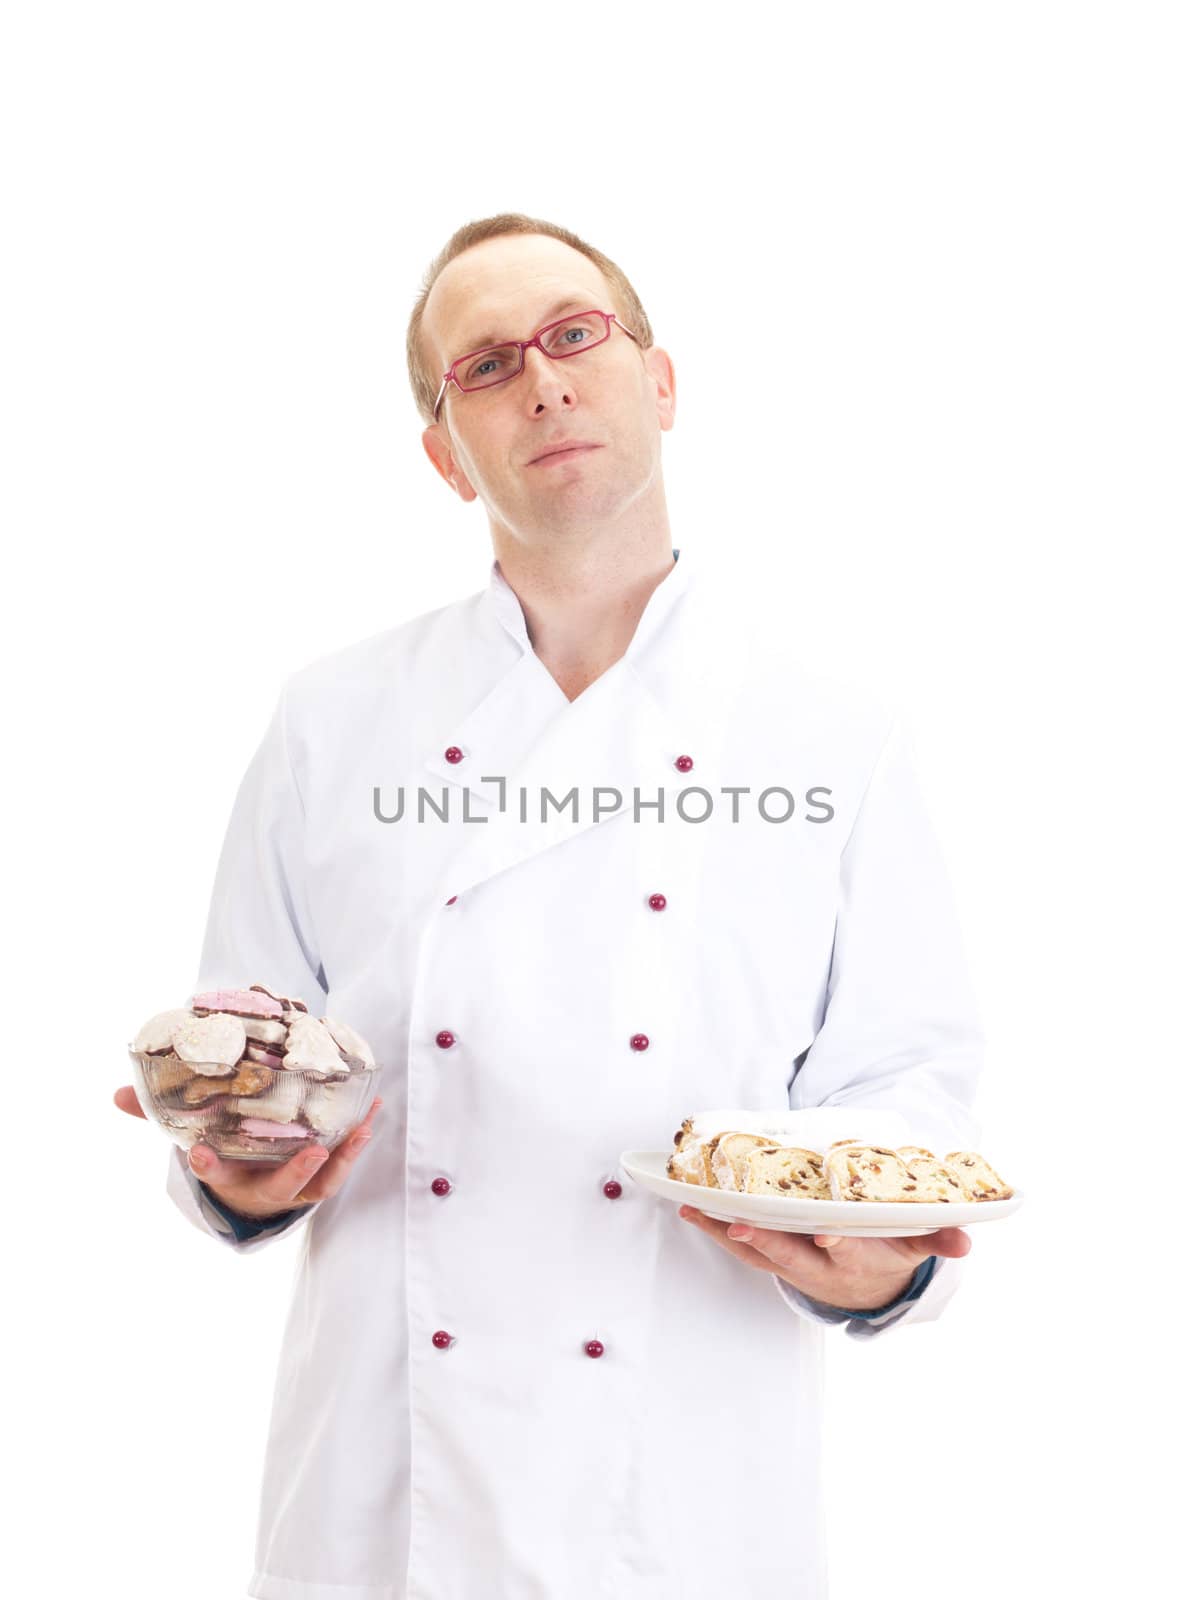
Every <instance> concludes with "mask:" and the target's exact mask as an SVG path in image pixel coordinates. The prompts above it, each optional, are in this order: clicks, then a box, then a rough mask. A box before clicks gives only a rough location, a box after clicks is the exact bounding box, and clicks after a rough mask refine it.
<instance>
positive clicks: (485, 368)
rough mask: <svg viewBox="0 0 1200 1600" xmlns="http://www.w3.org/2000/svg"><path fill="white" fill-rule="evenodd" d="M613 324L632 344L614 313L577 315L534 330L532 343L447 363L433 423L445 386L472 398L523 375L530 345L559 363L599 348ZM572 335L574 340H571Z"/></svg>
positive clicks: (475, 352) (487, 349) (496, 347)
mask: <svg viewBox="0 0 1200 1600" xmlns="http://www.w3.org/2000/svg"><path fill="white" fill-rule="evenodd" d="M614 322H615V323H616V325H617V327H618V328H620V330H621V332H622V333H628V334H629V337H630V338H631V339H633V340H634V341H635V342H636V340H637V335H636V334H635V333H631V332H630V330H629V329H628V328H627V327H626V326H625V324H624V323H623V322H622V321H621V319H620V318H619V317H618V316H617V314H616V313H615V312H614V311H577V312H576V313H575V315H574V316H571V317H561V318H560V319H559V320H558V321H557V322H548V323H547V324H546V326H545V327H544V328H539V329H538V331H537V332H536V333H535V334H534V336H533V338H532V339H512V340H509V341H508V342H507V343H505V344H491V345H486V346H485V347H484V348H483V349H482V350H472V351H471V352H470V353H469V354H468V355H465V356H459V358H458V360H457V361H454V362H452V363H451V366H450V370H449V372H444V373H443V374H442V387H441V388H440V389H439V390H438V397H437V400H436V402H435V403H434V407H433V420H434V421H435V422H436V421H437V414H438V411H439V409H440V408H441V404H442V398H443V396H444V395H445V393H446V388H447V386H448V385H449V384H451V383H452V384H453V385H454V386H455V388H456V389H458V390H460V391H461V392H462V393H463V394H473V393H474V392H475V390H476V389H492V388H495V386H496V384H498V383H507V382H508V380H509V379H510V378H516V377H518V376H519V375H520V374H521V373H522V372H524V370H525V352H526V350H528V349H529V347H530V345H537V347H538V349H539V350H540V351H541V352H542V354H543V355H545V356H549V357H550V359H551V361H563V360H565V359H566V357H567V356H576V355H578V354H579V352H580V351H581V350H592V349H594V348H595V347H596V345H598V344H603V343H604V341H605V340H606V339H607V338H608V336H609V334H610V333H611V332H612V324H613V323H614ZM576 334H577V335H578V337H573V336H574V335H576Z"/></svg>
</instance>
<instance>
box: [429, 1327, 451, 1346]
mask: <svg viewBox="0 0 1200 1600" xmlns="http://www.w3.org/2000/svg"><path fill="white" fill-rule="evenodd" d="M433 1342H434V1344H435V1345H437V1347H438V1349H439V1350H449V1348H450V1346H451V1345H452V1344H453V1343H454V1340H453V1339H452V1338H451V1337H450V1335H449V1334H448V1333H447V1332H446V1331H445V1329H444V1328H439V1329H438V1331H437V1332H436V1333H435V1334H434V1336H433Z"/></svg>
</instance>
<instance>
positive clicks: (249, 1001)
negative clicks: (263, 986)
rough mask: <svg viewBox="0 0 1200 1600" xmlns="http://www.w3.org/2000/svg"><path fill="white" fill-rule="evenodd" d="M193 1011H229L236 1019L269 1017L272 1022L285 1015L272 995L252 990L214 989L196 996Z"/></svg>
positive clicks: (194, 996) (193, 997)
mask: <svg viewBox="0 0 1200 1600" xmlns="http://www.w3.org/2000/svg"><path fill="white" fill-rule="evenodd" d="M192 1010H193V1011H200V1012H205V1011H228V1012H230V1013H232V1015H233V1016H235V1017H267V1018H269V1019H271V1020H272V1021H275V1020H277V1019H278V1018H280V1017H281V1016H282V1015H283V1007H282V1006H281V1005H280V1003H279V1001H278V1000H276V999H275V998H274V997H273V996H272V995H269V994H259V993H255V992H254V991H253V990H251V989H214V990H212V992H211V993H209V994H194V995H193V996H192Z"/></svg>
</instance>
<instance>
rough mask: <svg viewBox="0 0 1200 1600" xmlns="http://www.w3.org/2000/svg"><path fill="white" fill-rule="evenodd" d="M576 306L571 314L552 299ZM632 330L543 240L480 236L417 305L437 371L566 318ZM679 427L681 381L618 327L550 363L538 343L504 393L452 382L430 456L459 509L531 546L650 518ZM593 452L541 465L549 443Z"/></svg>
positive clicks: (580, 270)
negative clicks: (665, 442)
mask: <svg viewBox="0 0 1200 1600" xmlns="http://www.w3.org/2000/svg"><path fill="white" fill-rule="evenodd" d="M568 298H570V299H572V300H573V301H574V302H577V303H575V304H572V305H571V306H569V307H568V308H567V310H566V311H556V310H555V308H556V307H557V306H558V305H559V304H560V302H563V301H566V300H567V299H568ZM592 309H597V310H600V311H612V312H615V313H616V315H617V316H618V317H620V319H621V321H622V322H624V321H625V320H626V319H625V317H624V315H623V314H622V311H621V309H620V307H619V306H618V305H617V303H616V300H615V298H614V296H613V292H612V290H611V289H610V287H609V285H608V283H607V282H606V280H605V278H604V276H603V274H602V273H601V271H600V269H599V268H598V267H597V266H596V265H595V264H594V263H593V262H591V261H589V260H588V258H587V257H586V256H583V255H580V254H579V252H578V251H577V250H573V249H571V247H570V246H569V245H566V244H563V243H562V241H561V240H559V239H551V238H547V237H545V236H544V235H542V234H516V235H509V236H505V237H503V238H499V239H488V240H485V241H484V242H483V243H482V244H478V245H475V246H473V247H472V248H471V249H470V250H467V251H465V252H464V253H463V254H462V255H461V256H458V257H456V258H455V260H453V261H452V262H451V263H450V264H449V266H447V267H446V268H445V269H444V270H443V271H442V273H441V274H440V275H439V277H438V279H437V281H436V282H435V284H434V286H433V288H432V290H431V291H430V294H429V298H428V300H427V301H426V304H425V314H424V321H423V328H424V335H425V349H426V352H427V356H428V361H429V367H430V370H431V372H432V371H433V370H434V368H435V367H436V376H437V380H438V384H439V386H440V382H441V374H442V373H443V372H447V371H449V369H450V365H451V362H453V361H454V360H456V359H457V358H458V357H459V356H463V355H467V354H468V353H469V352H471V351H473V350H477V349H479V348H481V347H482V346H484V345H486V344H492V343H496V342H499V341H501V340H505V339H528V338H530V337H531V336H532V335H533V334H534V333H535V332H536V331H537V330H538V329H539V328H541V327H543V326H544V325H545V324H546V323H548V322H552V321H557V320H558V318H559V317H561V316H566V315H569V313H570V311H571V310H580V311H588V310H592ZM674 420H675V374H674V370H673V368H672V366H671V359H670V357H669V356H668V355H667V353H666V351H665V350H660V349H659V348H658V347H657V346H654V347H652V348H651V349H650V350H642V349H641V348H640V347H639V346H638V344H637V343H636V341H635V340H633V339H631V338H630V337H629V336H628V335H627V334H625V333H622V331H621V329H620V328H618V327H617V325H616V323H613V324H611V332H610V333H609V336H608V338H607V339H606V340H604V342H603V343H601V344H598V345H594V346H593V347H592V348H591V349H588V350H584V351H582V352H580V354H579V355H574V356H570V357H568V358H567V359H566V360H561V361H554V360H551V359H550V357H548V356H547V355H545V354H544V353H543V352H542V351H541V350H540V349H539V348H538V347H537V346H531V347H530V348H529V349H528V350H526V352H525V369H524V371H523V372H521V373H520V374H519V376H517V377H515V378H510V379H509V380H508V381H507V382H506V383H502V384H497V385H496V386H495V387H493V388H490V389H480V390H475V391H473V392H472V393H470V394H463V393H462V392H461V391H460V390H459V389H458V388H456V387H455V385H454V384H453V383H451V384H449V385H448V386H447V388H446V392H445V394H444V396H443V398H442V406H441V410H440V411H439V413H438V422H437V424H436V425H435V426H433V427H431V428H427V429H426V430H425V433H424V435H423V437H422V443H423V444H424V447H425V453H426V454H427V455H428V457H429V459H430V460H431V461H432V462H433V464H434V466H435V467H436V468H437V470H438V472H439V473H440V474H441V476H442V477H443V478H444V479H445V480H446V482H447V483H449V484H450V485H451V486H452V488H453V489H454V490H455V492H456V493H457V494H458V495H459V497H460V498H461V499H463V500H468V501H469V500H474V499H475V498H476V496H478V497H479V498H480V499H481V500H482V501H483V503H484V505H485V506H486V507H487V511H488V517H489V520H490V522H491V523H492V526H493V532H494V533H495V532H496V531H502V532H503V533H504V534H506V535H507V536H508V537H509V538H511V539H516V540H518V541H520V542H521V543H524V544H529V545H534V546H536V545H538V544H539V543H542V542H544V541H547V540H552V539H561V538H562V537H563V536H564V535H566V534H569V533H570V532H571V531H572V530H574V529H578V530H583V531H586V532H589V533H594V532H595V531H596V530H597V529H598V528H599V527H601V526H602V525H606V524H612V523H616V522H618V521H620V520H622V519H624V520H627V521H628V520H630V519H634V518H637V517H638V515H639V512H643V511H644V512H647V514H649V513H650V511H651V508H652V506H653V504H654V503H655V502H656V501H658V500H660V499H661V495H662V451H661V444H662V434H663V432H664V431H665V430H666V429H668V428H670V427H671V426H672V424H673V422H674ZM564 439H572V440H575V439H578V440H580V441H581V442H583V443H586V444H589V445H592V446H594V447H595V448H592V449H589V450H577V451H575V452H573V453H572V454H569V455H564V456H561V457H559V458H553V457H552V458H551V459H550V460H548V461H542V462H536V461H535V458H536V457H538V456H540V455H541V454H542V453H543V452H544V451H546V450H547V449H548V448H549V447H550V446H551V445H554V444H558V443H560V442H561V441H562V440H564Z"/></svg>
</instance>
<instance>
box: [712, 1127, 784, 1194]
mask: <svg viewBox="0 0 1200 1600" xmlns="http://www.w3.org/2000/svg"><path fill="white" fill-rule="evenodd" d="M771 1144H772V1141H771V1140H770V1139H764V1138H763V1137H762V1136H761V1134H757V1133H719V1134H718V1135H717V1137H716V1138H715V1139H713V1140H711V1141H710V1143H709V1146H708V1148H709V1151H710V1160H711V1162H712V1170H713V1176H714V1177H715V1178H716V1180H717V1187H718V1188H720V1189H734V1190H740V1189H741V1188H742V1185H743V1181H744V1178H745V1167H746V1157H747V1156H748V1155H749V1154H750V1152H751V1150H763V1149H767V1148H769V1147H770V1146H771Z"/></svg>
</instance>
